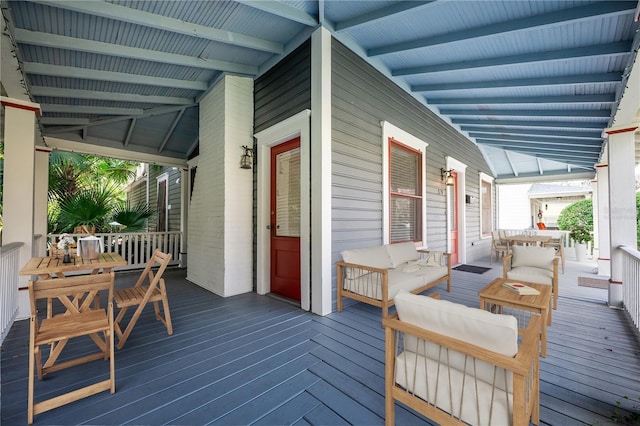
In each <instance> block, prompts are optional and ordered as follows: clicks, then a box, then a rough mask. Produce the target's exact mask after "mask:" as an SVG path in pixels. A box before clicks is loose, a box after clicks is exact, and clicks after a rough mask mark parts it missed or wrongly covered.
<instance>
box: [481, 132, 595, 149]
mask: <svg viewBox="0 0 640 426" xmlns="http://www.w3.org/2000/svg"><path fill="white" fill-rule="evenodd" d="M469 136H470V137H472V138H476V139H482V138H488V136H487V135H486V134H484V133H473V132H472V133H469ZM490 139H494V140H502V141H514V142H523V143H524V142H529V143H532V142H534V144H533V145H535V146H541V145H544V144H549V145H563V146H565V147H571V146H579V147H594V148H597V149H598V151H599V150H600V146H601V145H602V142H601V141H598V140H593V139H581V138H571V137H561V138H556V137H553V138H552V137H547V136H522V135H504V134H494V135H491V137H490Z"/></svg>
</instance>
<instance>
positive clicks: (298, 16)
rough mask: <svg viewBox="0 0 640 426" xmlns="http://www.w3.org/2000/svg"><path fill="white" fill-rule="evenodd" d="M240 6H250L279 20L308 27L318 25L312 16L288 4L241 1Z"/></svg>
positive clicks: (250, 0)
mask: <svg viewBox="0 0 640 426" xmlns="http://www.w3.org/2000/svg"><path fill="white" fill-rule="evenodd" d="M242 4H246V5H247V6H251V7H253V8H255V9H260V10H262V11H263V12H267V13H271V14H272V15H276V16H279V17H281V18H284V19H288V20H290V21H295V22H298V23H300V24H304V25H307V26H310V27H314V26H316V25H318V20H317V19H316V18H314V17H313V16H311V15H309V14H308V13H306V12H304V11H302V10H300V9H298V8H295V7H293V6H289V5H288V4H284V3H280V2H278V1H262V0H243V1H242Z"/></svg>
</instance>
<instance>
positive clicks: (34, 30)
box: [3, 0, 640, 179]
mask: <svg viewBox="0 0 640 426" xmlns="http://www.w3.org/2000/svg"><path fill="white" fill-rule="evenodd" d="M4 4H5V5H6V6H7V7H6V8H4V9H3V15H4V16H5V18H6V20H7V22H8V29H9V33H10V34H11V37H12V41H13V43H14V44H15V46H16V47H17V55H18V59H19V61H20V64H21V69H22V71H23V75H24V80H25V83H26V86H27V89H28V90H29V92H30V98H31V99H32V100H33V101H35V102H38V103H41V104H42V105H43V117H42V119H41V123H40V126H41V129H42V131H43V134H44V135H52V136H55V137H59V138H65V137H67V138H69V139H72V140H74V141H84V142H85V143H91V144H104V145H107V146H120V147H126V149H128V150H131V151H140V152H144V153H149V152H153V153H160V154H161V155H167V156H172V157H182V158H187V157H188V156H189V155H190V153H191V152H193V150H194V149H195V146H196V144H197V139H198V118H199V117H198V107H197V101H198V99H199V98H200V97H201V96H202V95H203V94H204V93H206V91H207V90H208V88H209V87H210V86H211V85H212V84H213V83H215V82H216V81H217V80H218V78H219V77H220V75H221V74H222V73H224V72H232V73H236V74H244V75H249V76H253V77H256V76H258V75H259V73H260V72H263V71H264V70H266V69H268V68H269V67H270V66H271V65H273V64H274V63H276V62H277V61H278V60H279V59H280V58H281V57H282V56H283V55H285V54H286V52H288V51H291V49H294V48H295V47H296V45H297V44H298V43H300V42H302V41H303V40H304V38H305V37H306V36H307V35H308V34H310V33H311V31H312V30H313V29H314V28H315V27H316V26H317V25H324V26H325V27H326V28H328V29H329V30H330V31H332V32H333V35H334V37H336V38H337V39H338V40H340V41H342V42H344V43H345V44H346V45H347V46H352V47H354V48H355V49H356V50H357V51H358V52H360V53H361V54H362V55H363V57H364V59H365V60H367V61H368V62H369V63H371V64H372V65H373V66H374V67H377V68H379V69H380V70H381V71H382V72H383V73H385V74H386V75H390V76H391V78H392V80H393V81H395V82H396V83H397V84H398V85H399V86H400V87H403V88H405V90H407V91H409V92H411V93H412V94H413V95H414V96H415V97H416V99H422V101H423V103H424V104H425V105H428V106H429V107H430V108H431V109H432V110H433V111H435V112H437V113H439V114H440V115H441V116H443V117H444V118H445V119H446V120H448V121H449V122H451V123H453V125H454V126H455V127H457V128H458V129H459V131H460V132H461V133H462V134H463V135H465V136H467V137H469V138H470V139H471V140H472V141H473V142H476V143H477V144H478V146H479V147H480V149H481V151H482V152H483V154H484V156H485V158H486V159H487V161H488V162H489V165H490V167H491V169H492V170H493V172H494V173H495V175H496V177H497V178H498V179H514V178H519V177H523V176H528V177H530V176H536V175H537V176H538V177H541V178H547V177H548V176H549V175H553V174H556V175H562V176H572V175H580V176H582V174H584V172H585V171H587V172H589V171H591V172H593V165H594V164H595V163H596V162H597V161H598V159H599V154H600V151H601V148H602V141H603V140H602V137H601V136H602V129H604V128H606V127H607V126H609V125H611V124H612V122H613V116H614V114H615V113H616V111H617V109H616V106H617V103H618V102H619V100H620V96H621V94H622V92H623V88H624V87H623V82H624V81H625V80H624V79H625V78H626V76H627V75H628V74H629V71H630V67H631V65H632V63H633V60H634V58H635V55H636V51H637V50H638V46H640V36H638V34H639V33H638V23H637V22H634V19H633V18H634V12H635V10H636V8H637V6H638V2H637V1H597V0H557V1H536V0H521V1H508V0H496V1H467V0H458V1H447V0H439V1H359V0H349V1H319V0H292V1H287V0H281V1H278V0H276V1H269V2H266V1H254V0H243V1H233V0H221V1H208V0H202V1H139V0H124V1H120V0H108V1H92V2H76V1H68V0H49V1H44V0H32V1H8V2H6V3H4ZM362 52H364V53H362ZM567 148H568V149H567Z"/></svg>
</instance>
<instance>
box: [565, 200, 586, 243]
mask: <svg viewBox="0 0 640 426" xmlns="http://www.w3.org/2000/svg"><path fill="white" fill-rule="evenodd" d="M558 227H559V228H560V229H562V230H568V231H571V234H570V235H569V236H570V237H571V238H572V239H574V240H575V241H576V242H579V243H585V242H588V241H591V240H592V239H593V236H592V235H591V232H593V201H592V200H591V198H586V199H584V200H580V201H576V202H575V203H573V204H570V205H568V206H567V207H565V208H564V209H562V211H561V212H560V216H559V217H558Z"/></svg>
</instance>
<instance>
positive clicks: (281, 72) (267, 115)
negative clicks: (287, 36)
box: [254, 40, 311, 133]
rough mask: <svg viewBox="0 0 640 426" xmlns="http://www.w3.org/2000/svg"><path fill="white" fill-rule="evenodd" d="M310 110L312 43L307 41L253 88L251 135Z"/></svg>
mask: <svg viewBox="0 0 640 426" xmlns="http://www.w3.org/2000/svg"><path fill="white" fill-rule="evenodd" d="M305 109H311V41H310V40H307V41H306V42H304V43H303V44H302V45H300V47H298V48H297V49H295V50H294V51H293V52H291V53H290V54H289V55H288V56H287V57H286V58H284V59H283V60H282V61H280V62H279V63H278V64H277V65H275V66H274V67H273V68H271V69H270V70H269V71H267V72H266V73H264V74H263V75H262V76H260V77H259V78H258V79H256V81H255V84H254V120H255V122H254V131H255V132H256V133H257V132H260V131H262V130H264V129H266V128H269V127H270V126H273V125H274V124H276V123H279V122H280V121H282V120H284V119H286V118H289V117H291V116H292V115H295V114H296V113H298V112H300V111H304V110H305Z"/></svg>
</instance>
